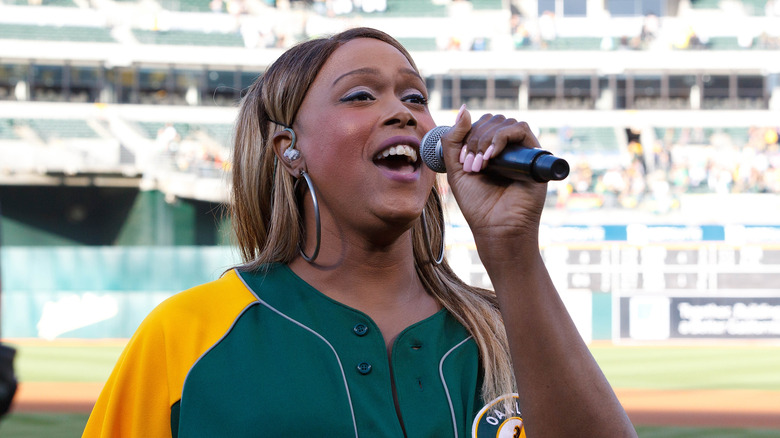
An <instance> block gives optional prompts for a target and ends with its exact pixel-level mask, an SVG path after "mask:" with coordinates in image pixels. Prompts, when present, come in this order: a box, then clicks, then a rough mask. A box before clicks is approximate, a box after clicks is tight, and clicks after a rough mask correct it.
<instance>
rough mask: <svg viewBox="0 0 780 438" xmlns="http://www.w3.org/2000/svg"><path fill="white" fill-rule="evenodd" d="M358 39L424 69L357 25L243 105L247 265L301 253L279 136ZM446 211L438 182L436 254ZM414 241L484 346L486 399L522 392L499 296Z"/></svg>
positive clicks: (420, 261)
mask: <svg viewBox="0 0 780 438" xmlns="http://www.w3.org/2000/svg"><path fill="white" fill-rule="evenodd" d="M356 38H374V39H377V40H380V41H383V42H385V43H387V44H390V45H391V46H393V47H395V48H396V49H398V50H399V51H400V52H401V53H402V54H403V55H404V56H405V57H406V58H407V59H408V60H409V63H410V64H411V65H412V67H413V68H414V69H415V70H417V66H416V65H415V63H414V61H413V60H412V57H411V55H409V53H408V52H407V51H406V49H405V48H404V47H403V46H402V45H401V44H400V43H399V42H398V41H396V40H395V39H394V38H392V37H391V36H389V35H387V34H386V33H384V32H381V31H378V30H375V29H369V28H356V29H351V30H348V31H345V32H342V33H339V34H337V35H334V36H332V37H330V38H321V39H316V40H311V41H307V42H304V43H301V44H298V45H296V46H295V47H293V48H291V49H290V50H288V51H286V52H285V53H284V54H282V55H281V57H279V59H277V60H276V61H275V62H274V63H273V65H271V66H270V67H269V68H268V70H267V71H266V72H265V73H264V74H263V75H262V76H261V77H260V78H258V79H257V80H256V81H255V83H254V84H252V86H251V87H250V88H249V91H248V93H247V95H246V96H245V97H244V99H243V100H242V102H241V107H240V111H239V115H238V119H237V122H236V130H235V148H234V151H233V169H232V170H233V176H232V178H233V186H232V202H231V214H232V223H233V229H234V232H235V237H236V239H237V243H238V246H239V249H240V251H241V256H242V258H243V260H244V262H245V264H244V265H243V267H244V268H247V269H259V268H260V267H261V266H263V265H265V264H268V263H285V264H286V263H290V262H291V261H292V260H293V259H295V257H297V256H298V243H299V242H300V241H301V239H303V236H304V234H303V226H302V218H301V214H300V212H299V210H298V204H297V200H296V194H295V190H294V185H295V180H294V178H293V177H292V176H291V175H290V174H289V173H287V172H285V171H283V170H281V169H279V170H277V169H276V162H275V154H274V152H273V145H272V137H273V134H274V133H275V132H278V131H279V130H281V129H283V128H284V127H285V126H292V124H293V121H294V120H295V116H296V114H297V111H298V109H299V108H300V106H301V103H302V102H303V99H304V97H305V96H306V93H307V91H308V88H309V85H310V84H311V83H312V82H314V79H315V77H316V76H317V74H318V73H319V71H320V69H321V68H322V66H323V64H324V63H325V61H327V59H328V58H329V57H330V55H331V54H332V53H333V52H334V51H335V50H336V49H337V48H339V47H340V46H341V45H342V44H343V43H345V42H347V41H350V40H353V39H356ZM441 208H442V202H441V199H440V198H439V196H438V194H437V188H436V186H435V185H434V187H433V190H432V191H431V195H430V196H429V197H428V200H427V201H426V205H425V212H426V214H425V216H424V217H425V218H426V219H427V221H426V224H427V228H428V230H432V231H431V233H430V236H429V240H430V246H431V247H432V248H434V250H433V251H434V252H436V251H438V248H440V247H441V245H442V240H441V239H442V236H443V233H442V232H441V231H442V230H443V228H444V222H443V220H442V218H441V215H440V213H439V212H440V211H441ZM436 231H439V232H436ZM412 240H413V248H414V260H415V267H416V270H417V274H418V275H419V277H420V279H421V280H422V283H423V284H424V285H425V287H426V289H427V290H428V291H429V293H430V294H431V295H432V296H434V297H435V299H436V300H437V301H438V302H439V303H440V304H441V305H442V306H443V307H445V308H446V309H447V310H448V311H449V312H450V313H451V314H452V315H453V316H455V318H457V319H458V320H459V321H460V323H461V324H463V325H464V326H465V327H466V329H467V330H468V331H469V332H470V333H471V335H472V336H473V337H474V340H475V341H476V344H477V346H478V348H479V352H480V363H481V365H482V368H483V372H484V378H483V386H482V398H483V400H485V401H489V400H493V399H495V398H497V397H498V396H500V395H504V394H507V393H510V392H514V387H515V383H514V374H513V372H512V365H511V360H510V355H509V347H508V342H507V339H506V332H505V331H504V325H503V321H502V319H501V315H500V313H499V310H498V304H497V302H496V297H495V294H494V293H493V292H492V291H489V290H486V289H479V288H474V287H471V286H469V285H467V284H465V283H463V281H461V280H460V279H459V278H458V276H457V275H455V273H454V272H453V271H452V269H451V268H450V267H449V265H448V264H447V262H446V260H445V261H443V262H442V263H441V264H439V265H436V264H435V263H433V262H432V261H431V260H430V259H431V257H430V256H429V254H430V250H429V249H428V248H427V247H426V245H425V243H424V242H425V239H424V236H423V230H422V225H421V221H420V222H418V223H417V224H415V225H414V227H413V229H412Z"/></svg>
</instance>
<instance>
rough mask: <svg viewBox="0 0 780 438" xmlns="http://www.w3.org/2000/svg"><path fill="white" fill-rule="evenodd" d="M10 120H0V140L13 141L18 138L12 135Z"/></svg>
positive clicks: (11, 121)
mask: <svg viewBox="0 0 780 438" xmlns="http://www.w3.org/2000/svg"><path fill="white" fill-rule="evenodd" d="M13 123H14V122H13V120H12V119H0V140H15V139H17V138H19V137H18V136H17V135H16V134H15V133H14V129H13V128H14V127H13Z"/></svg>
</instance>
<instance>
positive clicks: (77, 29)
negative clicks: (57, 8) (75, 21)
mask: <svg viewBox="0 0 780 438" xmlns="http://www.w3.org/2000/svg"><path fill="white" fill-rule="evenodd" d="M0 39H10V40H36V41H74V42H97V43H113V42H116V40H115V39H114V37H112V36H111V31H110V30H109V29H107V28H103V27H88V26H38V25H34V24H15V23H2V24H0Z"/></svg>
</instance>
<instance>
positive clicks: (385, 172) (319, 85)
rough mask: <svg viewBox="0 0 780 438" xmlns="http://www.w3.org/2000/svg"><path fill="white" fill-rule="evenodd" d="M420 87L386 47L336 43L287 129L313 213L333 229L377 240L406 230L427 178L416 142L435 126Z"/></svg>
mask: <svg viewBox="0 0 780 438" xmlns="http://www.w3.org/2000/svg"><path fill="white" fill-rule="evenodd" d="M427 98H428V93H427V90H426V88H425V82H424V81H423V79H422V78H420V76H419V75H418V74H417V72H415V70H414V69H413V68H412V66H411V65H410V64H409V61H408V60H407V59H406V57H404V55H403V54H401V52H399V51H398V50H397V49H396V48H394V47H393V46H391V45H389V44H387V43H384V42H382V41H379V40H375V39H371V38H360V39H355V40H351V41H349V42H346V43H344V44H343V45H342V46H341V47H339V48H338V49H337V50H336V51H335V52H334V53H333V54H332V55H331V56H330V58H329V59H328V61H327V62H326V63H325V64H324V66H323V67H322V70H320V72H319V73H318V75H317V77H316V79H315V80H314V83H313V84H312V85H311V87H310V88H309V91H308V93H307V95H306V97H305V99H304V101H303V103H302V105H301V108H300V109H299V111H298V115H297V120H296V122H295V124H294V126H293V128H294V129H295V131H296V134H297V137H298V140H297V141H298V148H299V149H300V150H301V153H302V155H303V157H304V158H305V160H306V166H307V168H308V172H309V175H310V176H311V178H312V180H313V181H314V184H315V187H316V190H317V194H318V196H319V201H320V204H321V207H324V208H326V209H327V211H328V212H329V213H330V214H331V215H332V216H333V218H334V220H335V221H336V225H338V226H339V227H342V231H343V227H344V226H349V227H350V229H357V230H361V231H363V232H369V233H370V232H377V231H379V230H382V229H386V227H387V226H396V227H397V226H405V227H408V226H410V225H411V222H412V221H413V220H414V219H416V218H417V217H418V216H419V215H420V212H421V211H422V208H423V206H424V205H425V200H426V199H427V197H428V195H429V194H430V191H431V187H432V185H433V181H434V177H435V174H434V173H433V171H431V170H430V169H428V168H427V167H426V166H424V165H423V164H422V161H421V159H420V158H419V146H420V139H421V138H422V136H423V135H424V134H425V133H426V132H428V130H430V129H432V128H433V127H434V126H435V125H434V122H433V119H432V117H431V115H430V113H429V112H428V106H427Z"/></svg>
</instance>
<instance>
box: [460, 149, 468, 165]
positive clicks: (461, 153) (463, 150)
mask: <svg viewBox="0 0 780 438" xmlns="http://www.w3.org/2000/svg"><path fill="white" fill-rule="evenodd" d="M466 152H468V149H466V146H463V147H462V148H460V164H463V160H465V159H466Z"/></svg>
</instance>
